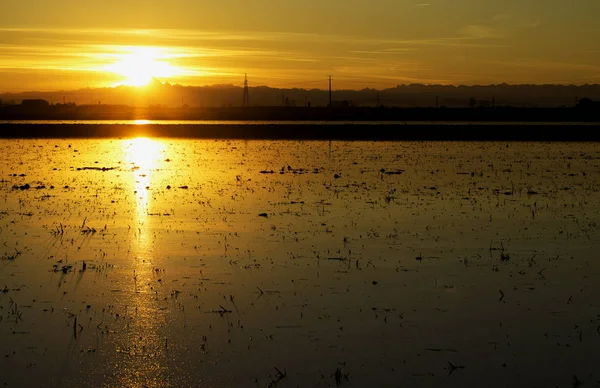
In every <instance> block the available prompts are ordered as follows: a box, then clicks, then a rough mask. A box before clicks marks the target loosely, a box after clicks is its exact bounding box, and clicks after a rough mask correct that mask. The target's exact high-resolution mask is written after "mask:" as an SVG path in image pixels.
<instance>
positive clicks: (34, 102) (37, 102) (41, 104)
mask: <svg viewBox="0 0 600 388" xmlns="http://www.w3.org/2000/svg"><path fill="white" fill-rule="evenodd" d="M21 106H23V107H25V108H28V109H43V108H48V107H49V106H50V103H49V102H48V101H46V100H42V99H31V100H23V101H21Z"/></svg>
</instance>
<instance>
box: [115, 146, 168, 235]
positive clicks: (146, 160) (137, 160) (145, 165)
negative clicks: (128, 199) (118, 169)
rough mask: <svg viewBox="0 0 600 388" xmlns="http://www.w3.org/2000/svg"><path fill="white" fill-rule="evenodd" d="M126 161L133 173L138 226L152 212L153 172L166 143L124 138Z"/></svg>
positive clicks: (139, 226)
mask: <svg viewBox="0 0 600 388" xmlns="http://www.w3.org/2000/svg"><path fill="white" fill-rule="evenodd" d="M123 150H124V154H125V163H126V165H127V168H128V169H129V170H130V171H131V173H132V178H133V190H134V192H135V198H136V199H135V204H136V209H135V213H136V221H137V225H138V226H137V227H138V228H141V226H142V225H143V224H144V223H145V221H146V218H147V217H148V213H150V212H151V205H152V204H151V203H150V200H151V198H152V196H151V190H152V189H153V187H152V183H153V174H154V173H155V171H156V169H157V166H158V165H159V162H160V156H161V154H162V153H163V152H164V150H165V144H164V143H162V142H160V141H158V140H152V139H148V138H143V137H142V138H136V139H129V140H123Z"/></svg>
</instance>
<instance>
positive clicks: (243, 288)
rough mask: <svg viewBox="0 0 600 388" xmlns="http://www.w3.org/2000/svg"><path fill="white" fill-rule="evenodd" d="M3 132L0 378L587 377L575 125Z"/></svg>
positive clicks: (590, 189)
mask: <svg viewBox="0 0 600 388" xmlns="http://www.w3.org/2000/svg"><path fill="white" fill-rule="evenodd" d="M0 152H1V154H2V155H3V156H2V158H3V163H2V165H1V166H0V177H1V181H0V196H1V197H0V256H1V258H2V260H0V317H1V318H2V319H1V321H0V352H1V353H2V354H0V356H2V357H0V369H1V370H2V371H3V373H2V375H1V376H0V383H3V384H4V383H6V384H7V385H8V386H94V387H96V386H125V387H126V386H132V387H133V386H157V387H158V386H201V387H227V386H262V387H264V386H274V385H277V386H278V387H286V386H290V387H291V386H294V387H296V386H315V387H321V386H322V387H327V386H335V385H337V384H338V383H339V384H341V386H356V387H363V386H389V387H395V386H425V387H438V386H449V385H450V386H476V385H485V386H492V387H494V386H496V387H505V386H549V385H552V386H555V385H559V386H571V385H572V384H573V383H574V381H575V378H576V379H577V381H581V382H584V383H585V384H586V385H587V384H589V385H592V386H593V385H594V384H596V383H597V381H598V380H600V376H599V374H598V372H597V365H596V364H597V363H596V360H597V359H598V356H599V354H598V349H599V348H600V347H599V346H600V332H599V331H598V327H599V326H600V315H599V314H600V302H599V300H600V299H599V297H600V295H599V294H600V292H599V291H598V287H596V284H597V283H598V281H599V280H600V276H599V272H598V271H599V267H600V266H599V263H598V260H597V257H598V253H600V244H599V237H600V236H599V232H598V228H597V223H596V222H597V220H598V218H599V213H600V204H599V201H600V196H599V195H598V191H599V189H600V180H599V171H600V169H599V165H600V150H598V148H597V147H596V146H595V145H594V144H586V143H553V144H546V143H510V144H506V143H467V142H435V143H432V142H291V141H290V142H277V141H223V140H219V141H214V140H168V139H161V140H153V139H145V138H138V139H124V140H118V139H113V140H69V141H67V140H2V141H0ZM84 268H85V269H84ZM462 367H464V368H462ZM279 371H281V372H282V373H280V372H279ZM338 371H339V372H338ZM336 372H337V373H336ZM574 376H576V377H574Z"/></svg>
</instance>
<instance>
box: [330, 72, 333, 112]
mask: <svg viewBox="0 0 600 388" xmlns="http://www.w3.org/2000/svg"><path fill="white" fill-rule="evenodd" d="M332 104H333V102H332V101H331V76H329V107H330V108H331V107H332V106H333V105H332Z"/></svg>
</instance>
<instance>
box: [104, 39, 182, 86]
mask: <svg viewBox="0 0 600 388" xmlns="http://www.w3.org/2000/svg"><path fill="white" fill-rule="evenodd" d="M166 58H167V55H166V54H165V53H164V52H163V51H162V50H160V49H158V48H152V47H132V48H131V49H130V50H129V52H127V53H124V54H121V55H119V61H118V62H116V63H114V64H112V65H109V66H107V68H106V70H107V71H109V72H111V73H114V74H118V75H119V76H121V77H123V78H124V79H123V82H122V83H121V84H124V85H129V86H144V85H147V84H148V83H149V82H150V81H151V80H152V78H169V77H173V76H175V75H177V74H179V71H178V69H177V68H176V67H175V66H173V65H171V64H169V63H168V62H167V60H166Z"/></svg>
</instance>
